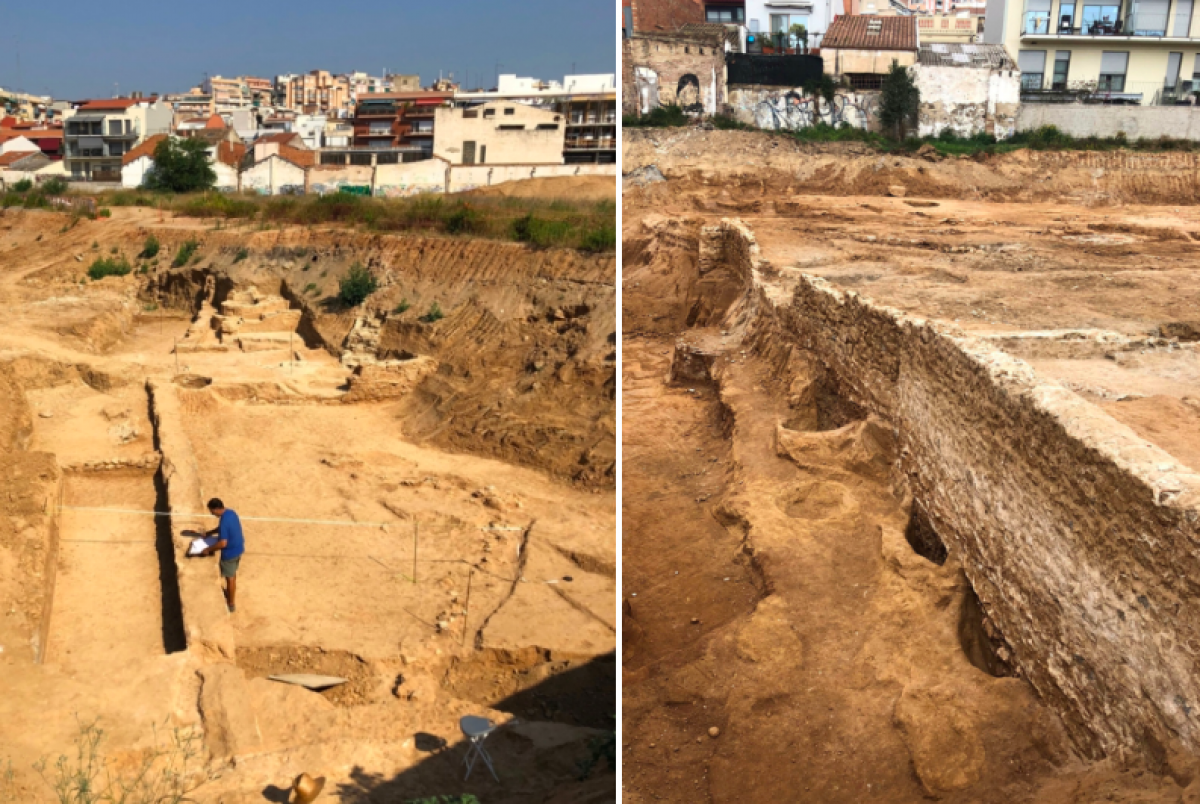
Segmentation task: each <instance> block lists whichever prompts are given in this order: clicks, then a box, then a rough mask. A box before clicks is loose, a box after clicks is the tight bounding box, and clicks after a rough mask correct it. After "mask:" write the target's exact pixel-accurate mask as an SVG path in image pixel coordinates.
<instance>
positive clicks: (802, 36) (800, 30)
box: [788, 22, 808, 53]
mask: <svg viewBox="0 0 1200 804" xmlns="http://www.w3.org/2000/svg"><path fill="white" fill-rule="evenodd" d="M788 33H789V34H791V35H792V39H795V40H796V47H799V48H802V50H801V52H802V53H807V52H808V29H807V28H805V27H804V26H803V25H801V24H800V23H798V22H797V23H795V24H794V25H793V26H792V27H791V28H789V29H788Z"/></svg>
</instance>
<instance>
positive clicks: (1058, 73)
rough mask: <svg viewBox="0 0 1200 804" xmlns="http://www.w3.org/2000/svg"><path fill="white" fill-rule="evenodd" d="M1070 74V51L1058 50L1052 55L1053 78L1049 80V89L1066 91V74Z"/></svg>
mask: <svg viewBox="0 0 1200 804" xmlns="http://www.w3.org/2000/svg"><path fill="white" fill-rule="evenodd" d="M1070 72H1071V51H1069V50H1059V51H1056V52H1055V54H1054V78H1053V79H1051V84H1050V88H1051V89H1060V90H1061V89H1066V88H1067V74H1068V73H1070Z"/></svg>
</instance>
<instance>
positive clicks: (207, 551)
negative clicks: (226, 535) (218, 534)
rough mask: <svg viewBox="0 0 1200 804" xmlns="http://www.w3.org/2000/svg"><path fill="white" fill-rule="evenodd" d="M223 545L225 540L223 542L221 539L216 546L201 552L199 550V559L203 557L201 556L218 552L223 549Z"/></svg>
mask: <svg viewBox="0 0 1200 804" xmlns="http://www.w3.org/2000/svg"><path fill="white" fill-rule="evenodd" d="M225 544H226V542H225V540H224V539H221V540H220V541H218V542H217V543H216V544H214V545H213V546H212V547H206V548H204V549H203V550H201V551H200V556H201V557H203V556H211V555H212V554H213V553H215V552H217V551H218V550H220V549H221V548H222V547H224V546H225Z"/></svg>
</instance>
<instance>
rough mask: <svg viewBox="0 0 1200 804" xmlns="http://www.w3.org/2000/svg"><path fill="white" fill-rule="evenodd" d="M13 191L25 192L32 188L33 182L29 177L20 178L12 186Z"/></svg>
mask: <svg viewBox="0 0 1200 804" xmlns="http://www.w3.org/2000/svg"><path fill="white" fill-rule="evenodd" d="M12 189H13V192H14V193H27V192H29V191H30V190H32V189H33V182H32V181H30V180H29V179H21V180H20V181H19V182H17V183H16V184H14V185H13V186H12Z"/></svg>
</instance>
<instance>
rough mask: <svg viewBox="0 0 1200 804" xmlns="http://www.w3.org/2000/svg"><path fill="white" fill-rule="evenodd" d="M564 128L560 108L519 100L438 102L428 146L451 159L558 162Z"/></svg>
mask: <svg viewBox="0 0 1200 804" xmlns="http://www.w3.org/2000/svg"><path fill="white" fill-rule="evenodd" d="M565 131H566V121H565V120H564V119H563V116H562V115H561V114H559V113H557V112H553V111H548V110H545V109H538V108H536V107H533V106H529V105H527V104H523V103H514V102H506V101H495V102H492V103H485V104H482V105H480V106H472V107H470V108H457V109H451V108H439V109H438V110H437V111H436V113H435V117H434V126H433V152H434V154H435V155H437V156H441V157H444V158H445V159H447V160H448V161H449V162H450V164H452V165H483V164H498V165H504V164H525V165H561V164H562V163H563V140H564V132H565Z"/></svg>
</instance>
